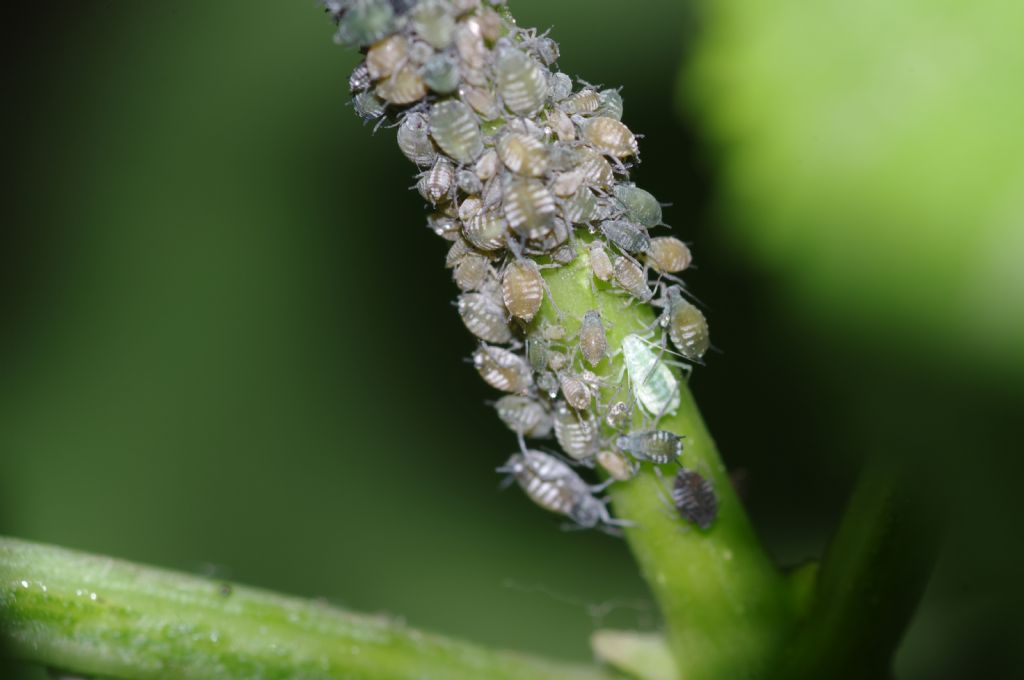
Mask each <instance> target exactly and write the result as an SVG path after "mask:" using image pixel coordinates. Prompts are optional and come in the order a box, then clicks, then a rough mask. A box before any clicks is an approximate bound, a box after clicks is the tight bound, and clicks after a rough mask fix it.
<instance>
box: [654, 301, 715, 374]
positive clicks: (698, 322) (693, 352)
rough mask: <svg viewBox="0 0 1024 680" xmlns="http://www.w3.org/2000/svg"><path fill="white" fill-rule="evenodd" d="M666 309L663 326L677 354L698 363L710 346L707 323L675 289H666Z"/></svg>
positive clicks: (695, 308)
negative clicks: (677, 351)
mask: <svg viewBox="0 0 1024 680" xmlns="http://www.w3.org/2000/svg"><path fill="white" fill-rule="evenodd" d="M668 300H669V301H668V307H667V309H666V310H665V316H664V317H663V319H664V320H663V322H662V323H663V324H664V325H665V327H666V330H668V336H669V338H671V339H672V344H673V345H675V346H676V349H677V350H679V353H680V354H682V355H683V356H684V357H686V358H687V359H689V360H690V361H698V360H700V358H701V357H703V356H704V353H705V352H707V351H708V348H709V347H710V346H711V340H710V338H709V335H708V322H707V320H706V319H705V318H704V315H703V314H702V313H701V311H700V310H699V309H697V307H696V306H695V305H693V304H691V303H690V302H689V301H687V300H686V299H684V298H683V296H682V293H680V292H679V289H678V288H676V287H674V286H673V287H671V288H669V289H668Z"/></svg>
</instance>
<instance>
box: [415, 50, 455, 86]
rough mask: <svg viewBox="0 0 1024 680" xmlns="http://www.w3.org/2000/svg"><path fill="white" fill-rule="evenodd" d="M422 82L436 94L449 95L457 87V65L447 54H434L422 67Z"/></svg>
mask: <svg viewBox="0 0 1024 680" xmlns="http://www.w3.org/2000/svg"><path fill="white" fill-rule="evenodd" d="M423 82H425V83H426V84H427V87H429V88H430V89H431V90H433V91H434V92H437V93H438V94H450V93H452V92H455V90H456V89H458V87H459V64H458V62H457V61H455V60H454V59H452V58H451V57H450V56H449V55H447V54H435V55H434V56H433V57H431V58H430V59H428V60H427V63H426V64H424V66H423Z"/></svg>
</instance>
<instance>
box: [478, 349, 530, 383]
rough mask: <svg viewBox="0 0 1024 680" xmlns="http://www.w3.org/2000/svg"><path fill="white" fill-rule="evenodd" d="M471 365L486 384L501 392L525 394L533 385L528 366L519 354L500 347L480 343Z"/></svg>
mask: <svg viewBox="0 0 1024 680" xmlns="http://www.w3.org/2000/svg"><path fill="white" fill-rule="evenodd" d="M473 366H474V367H475V368H476V370H477V372H478V373H479V374H480V377H481V378H483V379H484V382H486V383H487V384H488V385H490V386H491V387H493V388H494V389H496V390H501V391H502V392H511V393H513V394H525V393H526V392H528V391H529V389H530V387H531V386H532V385H533V374H532V372H531V371H530V366H529V365H528V364H527V363H526V360H525V359H523V358H522V357H521V356H519V355H518V354H516V353H515V352H512V351H510V350H507V349H504V348H502V347H493V346H491V345H480V348H479V349H477V350H476V351H475V352H473Z"/></svg>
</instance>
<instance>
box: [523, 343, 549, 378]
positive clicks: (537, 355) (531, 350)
mask: <svg viewBox="0 0 1024 680" xmlns="http://www.w3.org/2000/svg"><path fill="white" fill-rule="evenodd" d="M526 360H527V361H528V362H530V367H531V368H532V369H533V370H534V371H536V372H537V373H540V372H542V371H546V370H547V368H548V341H547V340H545V339H544V338H540V337H537V334H536V333H534V334H532V335H530V336H529V337H528V338H526Z"/></svg>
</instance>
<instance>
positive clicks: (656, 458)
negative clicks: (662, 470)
mask: <svg viewBox="0 0 1024 680" xmlns="http://www.w3.org/2000/svg"><path fill="white" fill-rule="evenodd" d="M615 448H617V449H619V450H620V451H625V452H626V453H628V454H629V455H631V456H633V457H634V458H636V459H637V460H645V461H648V462H650V463H655V464H656V465H665V464H666V463H672V462H674V461H676V460H678V458H679V456H681V455H683V439H682V437H680V436H679V435H677V434H675V433H673V432H669V431H668V430H645V431H643V432H631V433H629V434H624V435H621V436H619V437H618V438H617V439H616V440H615Z"/></svg>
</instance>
